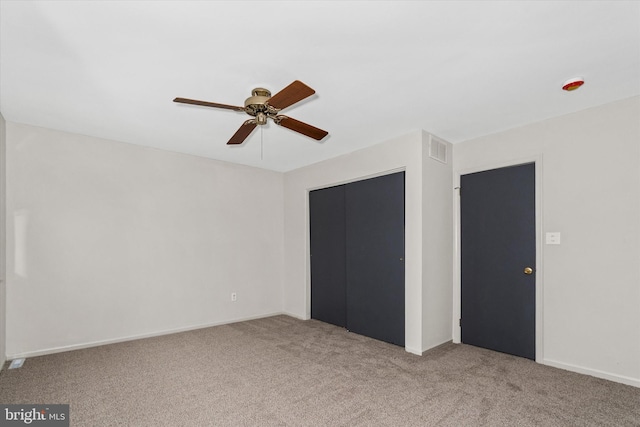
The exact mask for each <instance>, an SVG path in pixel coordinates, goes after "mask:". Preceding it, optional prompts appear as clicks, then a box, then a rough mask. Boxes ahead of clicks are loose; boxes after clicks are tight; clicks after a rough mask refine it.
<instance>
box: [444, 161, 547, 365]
mask: <svg viewBox="0 0 640 427" xmlns="http://www.w3.org/2000/svg"><path fill="white" fill-rule="evenodd" d="M525 163H535V173H536V176H535V186H536V189H535V198H536V266H535V268H536V362H538V363H541V362H542V361H543V360H544V339H543V338H544V304H543V303H544V285H543V282H544V268H543V259H544V258H543V247H542V242H543V241H544V240H543V238H542V232H543V230H542V224H543V221H542V219H543V218H542V212H544V211H543V209H542V194H543V193H542V173H543V171H542V155H537V156H532V157H524V158H518V159H513V160H507V161H503V162H495V163H488V164H483V165H482V166H478V167H473V168H467V169H456V170H454V175H453V186H454V188H453V189H452V191H453V192H454V197H453V215H454V222H453V224H454V232H453V233H454V236H453V318H452V329H453V330H452V335H453V342H454V343H460V342H461V328H460V323H459V319H460V316H461V312H462V300H461V286H462V282H461V251H460V250H461V248H460V245H461V242H460V198H459V197H458V188H459V187H460V177H461V176H462V175H466V174H470V173H476V172H484V171H487V170H491V169H500V168H503V167H509V166H518V165H522V164H525Z"/></svg>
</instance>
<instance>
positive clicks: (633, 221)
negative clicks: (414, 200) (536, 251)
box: [454, 97, 640, 386]
mask: <svg viewBox="0 0 640 427" xmlns="http://www.w3.org/2000/svg"><path fill="white" fill-rule="evenodd" d="M530 158H539V159H541V163H542V164H541V165H539V166H541V167H539V168H538V169H537V170H541V172H542V177H541V182H542V188H539V189H538V190H539V192H540V196H541V197H540V202H541V204H542V218H541V224H542V227H541V228H542V229H541V230H539V235H538V239H543V238H544V233H545V232H551V231H557V232H561V233H562V240H561V241H562V244H561V245H559V246H549V245H544V244H542V246H541V247H542V251H541V252H542V259H541V260H538V267H539V270H538V274H539V275H540V274H541V275H542V277H541V279H542V280H540V277H539V280H538V282H539V285H541V286H542V287H543V289H542V304H543V306H542V313H543V319H542V322H541V323H542V330H538V331H537V334H538V335H539V336H541V342H542V346H543V348H542V359H541V360H538V361H539V362H541V363H544V364H548V365H552V366H556V367H559V368H563V369H568V370H572V371H576V372H581V373H585V374H589V375H593V376H596V377H601V378H606V379H610V380H614V381H618V382H622V383H625V384H630V385H634V386H640V97H633V98H629V99H626V100H622V101H618V102H615V103H611V104H607V105H604V106H601V107H597V108H592V109H588V110H584V111H581V112H577V113H573V114H569V115H566V116H562V117H557V118H553V119H549V120H545V121H543V122H539V123H536V124H532V125H528V126H523V127H520V128H516V129H512V130H508V131H505V132H502V133H499V134H494V135H489V136H486V137H482V138H478V139H475V140H471V141H467V142H464V143H461V144H457V145H455V148H454V172H455V173H460V172H461V171H465V170H470V169H478V168H493V167H495V166H496V165H504V164H506V163H518V162H519V160H520V159H530ZM538 182H540V180H539V181H538ZM541 242H542V243H544V242H543V241H542V240H541ZM456 286H458V291H459V283H458V284H457V285H456ZM459 304H460V302H459V300H457V301H454V317H455V316H456V314H455V312H456V311H457V312H458V313H459ZM539 324H540V323H539ZM539 329H540V328H539ZM456 334H457V337H456ZM455 338H458V339H459V329H458V328H455V327H454V339H455Z"/></svg>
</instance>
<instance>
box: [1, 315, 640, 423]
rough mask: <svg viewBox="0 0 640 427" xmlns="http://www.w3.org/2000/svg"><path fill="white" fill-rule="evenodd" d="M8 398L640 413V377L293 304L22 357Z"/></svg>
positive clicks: (230, 412) (169, 415) (262, 414)
mask: <svg viewBox="0 0 640 427" xmlns="http://www.w3.org/2000/svg"><path fill="white" fill-rule="evenodd" d="M0 402H1V403H48V404H53V403H69V404H70V405H71V425H72V426H91V427H99V426H136V427H137V426H394V427H397V426H640V389H639V388H635V387H630V386H625V385H622V384H617V383H613V382H609V381H605V380H601V379H597V378H593V377H589V376H585V375H580V374H575V373H571V372H567V371H562V370H559V369H555V368H551V367H548V366H543V365H539V364H536V363H534V362H531V361H529V360H526V359H521V358H518V357H514V356H509V355H505V354H501V353H495V352H491V351H487V350H484V349H480V348H475V347H471V346H467V345H456V344H445V345H443V346H441V347H438V348H436V349H433V350H431V351H429V352H427V353H426V354H425V355H424V356H422V357H419V356H415V355H411V354H409V353H406V352H405V351H404V349H403V348H400V347H397V346H394V345H390V344H386V343H383V342H380V341H376V340H373V339H369V338H366V337H362V336H359V335H356V334H352V333H349V332H347V331H345V330H344V329H341V328H338V327H335V326H332V325H328V324H325V323H322V322H318V321H314V320H310V321H301V320H297V319H294V318H291V317H287V316H275V317H270V318H265V319H260V320H252V321H248V322H242V323H235V324H231V325H225V326H218V327H213V328H207V329H200V330H196V331H191V332H184V333H179V334H174V335H166V336H162V337H157V338H149V339H144V340H138V341H131V342H126V343H121V344H113V345H107V346H102V347H96V348H91V349H86V350H77V351H71V352H67V353H59V354H53V355H49V356H42V357H35V358H31V359H27V361H26V362H25V365H24V367H22V368H20V369H15V370H6V369H4V370H3V371H2V373H1V374H0Z"/></svg>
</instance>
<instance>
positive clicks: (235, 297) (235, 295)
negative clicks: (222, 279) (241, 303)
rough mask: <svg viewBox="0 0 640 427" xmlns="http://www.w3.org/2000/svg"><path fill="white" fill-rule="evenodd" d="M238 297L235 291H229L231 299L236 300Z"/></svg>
mask: <svg viewBox="0 0 640 427" xmlns="http://www.w3.org/2000/svg"><path fill="white" fill-rule="evenodd" d="M237 299H238V294H236V293H235V292H231V301H234V302H235V301H236V300H237Z"/></svg>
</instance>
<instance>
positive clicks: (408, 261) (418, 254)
mask: <svg viewBox="0 0 640 427" xmlns="http://www.w3.org/2000/svg"><path fill="white" fill-rule="evenodd" d="M426 135H427V134H426V133H423V132H421V131H416V132H413V133H410V134H408V135H405V136H401V137H398V138H395V139H393V140H390V141H387V142H384V143H382V144H378V145H375V146H373V147H370V148H367V149H363V150H359V151H356V152H353V153H350V154H347V155H344V156H340V157H337V158H334V159H330V160H326V161H323V162H320V163H316V164H314V165H311V166H307V167H304V168H301V169H297V170H294V171H291V172H288V173H286V174H285V179H284V188H285V190H284V193H285V281H284V311H285V312H287V313H289V314H291V315H293V316H296V317H300V318H303V319H308V318H309V317H310V307H311V304H310V303H311V297H310V293H311V286H310V266H309V219H308V218H309V214H308V193H309V191H310V190H314V189H318V188H324V187H329V186H332V185H338V184H343V183H346V182H351V181H357V180H360V179H366V178H370V177H373V176H379V175H384V174H387V173H391V172H397V171H401V170H404V171H405V348H406V350H407V351H409V352H411V353H415V354H422V352H423V351H424V350H425V349H426V348H429V347H425V342H428V343H432V342H437V341H438V340H440V341H439V342H437V344H441V343H442V342H444V341H447V340H450V339H451V316H450V313H451V297H450V294H451V267H450V265H451V264H450V262H451V251H449V252H446V251H444V252H442V253H439V252H437V251H436V250H435V247H436V246H437V245H438V244H440V243H442V244H443V245H445V246H446V247H449V248H450V247H451V241H452V236H451V234H450V233H449V234H447V233H446V231H443V232H442V233H439V234H437V236H434V238H433V239H428V238H427V239H424V238H423V225H424V217H423V210H424V208H425V206H426V207H428V208H429V209H434V212H437V213H434V214H433V215H435V217H438V218H440V216H443V217H444V218H443V219H444V221H445V223H446V224H449V225H450V223H451V222H450V221H451V203H450V196H449V198H446V197H445V198H444V199H434V200H432V201H430V202H429V203H424V202H423V197H425V195H426V196H428V197H432V196H433V197H440V190H434V188H435V187H436V186H437V185H440V184H442V185H445V186H447V185H448V183H449V182H450V179H451V170H450V166H449V168H447V167H444V168H442V167H437V168H436V169H437V171H434V172H428V173H426V174H424V175H423V161H424V159H423V148H424V146H425V143H424V138H425V137H426ZM431 166H432V165H431V164H429V167H431ZM443 166H444V165H443ZM434 170H435V169H434ZM425 177H426V178H427V179H429V183H428V190H427V191H426V192H424V191H423V185H424V183H423V180H424V179H425ZM432 178H435V179H434V180H432ZM436 181H437V182H436ZM445 188H446V187H445ZM442 191H444V192H446V191H448V190H446V189H445V190H442ZM441 205H446V207H444V208H442V206H441ZM428 218H431V217H430V216H428ZM445 230H446V227H445ZM440 240H441V241H440ZM425 242H427V250H428V251H429V254H431V255H433V256H434V257H435V258H434V259H433V260H431V262H433V263H434V264H437V263H438V262H440V261H442V262H444V267H443V268H442V270H440V269H437V270H436V269H434V270H433V272H432V273H431V272H427V273H426V274H427V277H428V278H429V280H432V279H433V280H434V282H433V283H432V282H430V281H429V282H428V283H425V279H424V274H425V272H424V268H423V263H424V257H423V253H424V249H423V245H425ZM446 265H449V268H448V270H447V267H446ZM447 277H448V279H447ZM425 291H426V292H428V293H429V295H432V294H433V295H438V296H437V298H439V299H436V297H434V299H433V300H432V301H431V303H430V304H426V305H425V304H423V293H424V292H425ZM443 295H444V296H443ZM438 302H444V303H445V304H446V306H445V307H435V306H436V305H437V304H438ZM425 308H427V309H431V308H435V311H434V312H433V313H430V315H429V316H425V313H424V310H425ZM425 322H427V323H425ZM433 328H435V331H437V332H433V331H434V329H433ZM438 329H439V330H438ZM425 330H426V331H425ZM442 332H444V334H445V335H446V337H443V336H442ZM425 337H426V338H427V340H425Z"/></svg>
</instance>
